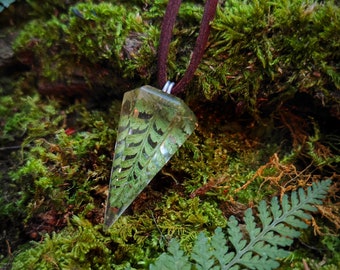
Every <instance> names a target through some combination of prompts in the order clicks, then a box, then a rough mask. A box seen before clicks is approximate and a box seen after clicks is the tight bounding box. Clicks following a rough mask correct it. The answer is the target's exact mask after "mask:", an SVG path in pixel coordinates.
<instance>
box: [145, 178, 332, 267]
mask: <svg viewBox="0 0 340 270" xmlns="http://www.w3.org/2000/svg"><path fill="white" fill-rule="evenodd" d="M330 184H331V181H330V180H326V181H322V182H320V183H313V185H312V187H309V188H308V189H307V192H304V191H303V190H302V189H299V190H298V192H292V194H291V196H290V197H288V196H287V195H284V196H283V198H282V202H281V205H280V204H279V202H278V199H277V198H273V199H272V200H271V203H270V206H268V205H267V203H265V202H264V201H262V202H260V203H259V206H258V218H259V220H260V221H261V223H256V219H255V217H254V215H253V214H252V210H251V209H247V210H246V212H245V216H244V223H245V231H246V233H247V235H243V234H242V232H241V229H240V226H239V224H238V221H237V220H236V218H235V217H234V216H231V217H230V218H229V221H228V227H227V232H228V236H229V239H228V240H229V242H230V244H231V245H232V248H233V249H234V250H232V249H230V248H228V247H227V246H226V241H227V240H226V239H225V235H224V234H223V232H222V229H221V228H217V229H216V230H215V235H214V236H213V237H212V238H211V239H209V238H208V237H206V236H205V235H204V234H203V233H200V234H199V236H198V238H197V241H196V242H195V245H194V248H193V251H192V254H191V257H190V259H191V260H190V261H189V264H190V263H191V266H192V268H193V269H206V270H215V269H224V270H226V269H228V270H238V269H244V268H247V269H258V270H271V269H274V268H277V267H278V266H279V263H278V262H277V259H279V258H284V257H287V256H288V255H289V251H287V250H285V249H283V248H282V247H286V246H289V245H291V244H292V243H293V238H295V237H298V236H299V235H300V232H299V231H298V230H297V229H301V228H305V227H306V226H307V224H306V223H305V222H304V221H303V219H310V218H311V215H309V214H307V213H306V212H305V211H309V210H311V209H312V210H315V207H312V204H320V203H321V202H322V201H321V200H322V199H323V198H324V197H325V196H326V194H327V191H328V188H329V186H330ZM259 225H261V226H259ZM176 248H179V247H178V246H177V247H176ZM172 249H173V247H172ZM169 253H170V254H168V255H167V256H170V255H171V256H172V258H168V257H165V254H162V255H161V256H160V257H159V259H158V260H157V261H156V265H160V264H159V261H160V260H164V259H165V258H168V259H169V260H171V261H173V257H174V256H173V253H174V251H173V250H171V251H170V247H169ZM176 254H177V255H178V254H179V255H181V256H180V257H181V258H182V259H183V258H184V259H185V261H186V262H188V261H187V257H184V255H183V253H178V251H177V253H176ZM181 258H178V260H180V259H181ZM164 265H165V264H164ZM151 269H178V268H151Z"/></svg>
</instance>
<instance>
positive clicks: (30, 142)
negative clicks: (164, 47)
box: [0, 0, 340, 269]
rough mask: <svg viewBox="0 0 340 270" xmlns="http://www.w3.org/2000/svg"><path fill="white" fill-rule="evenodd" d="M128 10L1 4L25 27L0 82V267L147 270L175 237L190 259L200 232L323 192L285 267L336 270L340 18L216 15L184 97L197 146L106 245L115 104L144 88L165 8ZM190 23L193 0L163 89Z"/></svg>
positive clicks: (267, 12)
mask: <svg viewBox="0 0 340 270" xmlns="http://www.w3.org/2000/svg"><path fill="white" fill-rule="evenodd" d="M126 2H127V1H104V2H103V1H91V2H88V1H45V2H44V3H43V4H39V3H40V2H39V1H33V0H30V1H27V3H26V2H25V3H22V2H21V1H16V2H15V3H14V4H12V5H11V13H8V14H13V12H14V13H15V12H16V10H17V9H20V10H22V8H27V7H29V10H28V13H30V16H29V19H28V21H27V22H25V23H24V24H21V23H18V24H17V25H16V24H15V25H14V26H13V27H16V29H15V31H17V32H18V36H17V38H16V40H15V42H14V44H13V49H14V54H15V57H16V58H17V59H18V61H19V62H16V63H15V64H16V65H18V69H10V70H8V71H7V72H6V74H0V96H1V97H0V169H1V172H0V184H1V187H2V188H1V189H0V204H1V206H2V207H1V208H0V220H3V221H4V222H2V223H1V224H0V229H1V233H0V235H1V236H0V252H1V255H0V260H1V263H0V265H1V267H2V268H6V267H7V268H8V269H9V268H11V267H12V269H19V268H22V267H25V269H26V268H27V269H38V268H39V269H60V268H63V269H66V268H81V269H112V268H114V269H146V268H148V267H149V265H150V264H152V263H153V262H154V261H155V260H156V258H158V256H159V255H160V254H161V253H163V252H164V251H165V250H166V249H167V246H168V244H169V241H170V240H171V239H172V238H177V239H179V241H180V245H181V247H182V249H183V250H185V251H188V252H190V250H191V249H192V246H193V243H194V239H195V238H196V237H197V235H198V234H199V233H200V232H201V231H204V232H205V233H206V235H208V236H210V235H212V234H213V232H214V230H215V229H216V228H217V227H221V228H222V229H223V230H225V228H226V226H227V223H228V218H229V217H230V216H231V215H234V216H235V217H236V219H237V220H239V221H242V218H243V216H244V210H245V209H246V208H248V207H253V206H254V205H256V204H257V203H258V202H259V201H261V200H267V201H269V200H270V198H271V197H272V196H279V198H281V197H282V196H283V195H284V194H285V193H287V192H290V191H292V190H296V189H298V188H300V187H302V188H306V187H308V186H310V185H311V183H312V182H314V181H320V180H323V179H331V180H332V181H333V184H332V188H331V190H330V193H329V196H328V197H327V199H326V200H325V201H324V204H323V206H320V207H319V208H318V209H319V213H317V214H314V216H313V217H314V218H313V219H312V221H311V223H310V224H309V225H310V227H309V229H308V230H307V231H305V232H304V233H303V235H302V236H301V237H300V239H299V240H298V241H296V242H294V244H293V246H292V255H291V256H290V257H288V258H287V259H285V260H284V261H282V264H283V266H282V269H287V268H290V269H301V268H302V265H303V264H308V266H309V267H310V268H311V269H335V268H336V267H339V264H340V260H339V256H338V250H339V241H338V234H339V227H340V226H339V224H340V221H339V207H338V205H339V200H338V195H337V192H338V190H339V185H338V179H339V173H340V169H339V166H338V164H339V161H340V154H339V153H340V151H339V150H340V136H339V121H340V114H339V106H340V105H339V104H340V98H339V97H340V95H339V64H338V63H339V44H338V40H339V33H340V31H339V30H340V29H339V27H340V26H339V25H340V23H339V16H338V15H337V14H338V13H339V12H338V11H339V6H338V4H337V3H336V2H335V1H326V2H322V3H321V2H313V1H300V0H288V1H283V2H282V1H271V2H268V1H261V0H258V1H242V2H240V1H236V0H235V1H222V2H220V4H219V7H218V11H217V14H216V18H215V20H214V22H213V23H212V32H211V36H210V40H209V44H208V47H207V49H206V53H205V56H204V59H203V61H202V63H201V65H200V66H199V69H198V70H197V71H196V74H195V77H194V79H193V81H192V82H191V84H190V85H189V87H188V89H187V91H186V93H185V95H183V96H182V97H183V98H184V99H185V100H186V101H187V103H188V104H189V106H190V107H191V108H192V109H193V111H194V112H195V114H196V116H197V119H198V125H197V128H196V130H195V132H194V134H193V135H192V136H191V137H190V138H189V139H188V141H187V142H186V143H185V144H184V145H183V147H182V148H180V150H179V151H178V152H177V153H176V154H175V156H174V157H173V158H172V159H171V161H170V162H169V163H168V164H167V165H166V166H165V167H164V168H163V170H162V171H161V172H160V173H159V174H158V175H157V176H156V177H155V179H154V180H153V181H152V182H151V183H150V185H149V186H148V187H147V188H146V189H145V190H144V191H143V192H142V193H141V194H140V195H139V196H138V197H137V198H136V200H135V201H134V202H133V204H132V205H131V206H130V207H129V209H128V210H127V211H126V213H125V214H124V215H123V216H122V217H121V218H120V219H119V220H118V221H117V222H116V223H115V224H114V225H113V227H112V228H111V229H110V230H108V231H104V230H103V227H102V223H103V216H104V208H105V202H106V197H107V193H108V183H109V178H110V170H111V165H112V164H111V162H112V156H113V153H114V144H115V139H116V135H117V134H116V128H117V123H118V119H119V112H120V101H121V97H122V94H123V93H124V92H125V91H128V90H131V89H133V88H135V87H138V86H140V85H143V84H151V85H156V82H155V77H156V76H155V75H156V73H157V70H156V61H157V49H158V39H159V35H160V24H161V19H162V17H163V15H164V10H165V7H166V4H167V1H165V0H157V1H151V0H150V1H149V0H134V1H128V3H126ZM202 12H203V2H202V1H187V2H185V3H183V4H182V6H181V9H180V13H179V15H178V18H177V24H176V27H175V29H174V33H173V34H174V36H173V39H172V43H171V45H170V47H171V50H170V54H169V59H168V69H169V71H168V75H169V78H171V79H173V80H177V79H179V78H181V76H182V75H183V73H184V72H185V69H186V67H187V64H188V61H189V58H190V53H191V51H192V48H193V45H194V42H195V39H196V36H197V33H198V30H199V23H200V19H201V15H202ZM0 70H1V69H0ZM306 247H308V248H306ZM308 258H313V260H312V259H308ZM323 263H324V265H321V264H323ZM1 267H0V268H1Z"/></svg>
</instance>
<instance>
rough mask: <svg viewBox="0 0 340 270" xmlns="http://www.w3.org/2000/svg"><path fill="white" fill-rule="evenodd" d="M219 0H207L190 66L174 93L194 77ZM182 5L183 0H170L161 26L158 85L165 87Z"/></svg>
mask: <svg viewBox="0 0 340 270" xmlns="http://www.w3.org/2000/svg"><path fill="white" fill-rule="evenodd" d="M217 4H218V0H207V1H206V3H205V6H204V13H203V17H202V21H201V26H200V30H199V33H198V37H197V40H196V44H195V47H194V50H193V53H192V56H191V59H190V63H189V66H188V68H187V70H186V72H185V73H184V75H183V77H182V79H180V81H179V82H178V83H176V85H175V86H174V88H173V90H172V94H174V95H176V94H179V93H181V92H183V91H184V89H185V87H186V86H187V85H188V83H189V82H190V81H191V80H192V78H193V77H194V74H195V71H196V69H197V67H198V65H199V63H200V62H201V60H202V58H203V55H204V51H205V48H206V45H207V42H208V39H209V33H210V28H211V27H210V22H211V21H212V20H213V19H214V16H215V13H216V8H217ZM180 5H181V0H169V3H168V5H167V8H166V11H165V15H164V18H163V22H162V27H161V36H160V43H159V49H158V63H157V69H158V76H157V77H158V78H157V79H158V85H159V87H161V88H162V87H163V86H164V85H165V83H166V81H167V58H168V54H169V47H170V42H171V37H172V30H173V28H174V25H175V22H176V16H177V14H178V11H179V7H180Z"/></svg>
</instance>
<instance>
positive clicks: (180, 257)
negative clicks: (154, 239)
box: [150, 239, 191, 270]
mask: <svg viewBox="0 0 340 270" xmlns="http://www.w3.org/2000/svg"><path fill="white" fill-rule="evenodd" d="M168 252H169V254H167V253H163V254H162V255H161V256H160V257H159V258H158V259H157V261H156V262H155V264H152V265H150V270H190V269H191V264H190V263H189V260H188V257H187V256H185V255H184V252H183V251H182V250H181V249H180V247H179V243H178V242H177V240H176V239H172V240H171V241H170V242H169V248H168Z"/></svg>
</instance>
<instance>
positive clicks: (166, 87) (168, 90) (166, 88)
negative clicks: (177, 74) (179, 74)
mask: <svg viewBox="0 0 340 270" xmlns="http://www.w3.org/2000/svg"><path fill="white" fill-rule="evenodd" d="M174 86H175V83H174V82H170V81H167V82H166V83H165V85H164V86H163V89H162V91H163V92H164V93H167V94H171V90H172V88H173V87H174Z"/></svg>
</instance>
